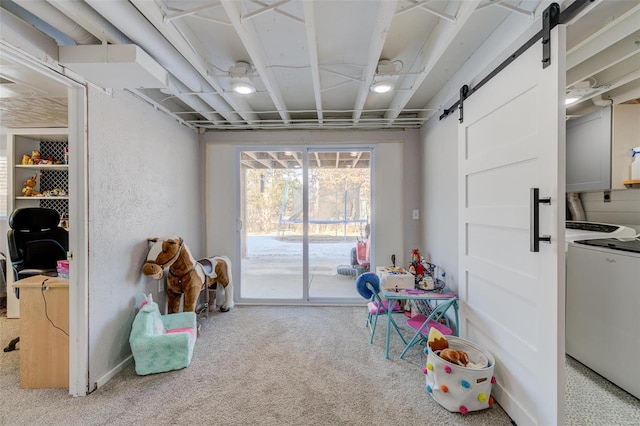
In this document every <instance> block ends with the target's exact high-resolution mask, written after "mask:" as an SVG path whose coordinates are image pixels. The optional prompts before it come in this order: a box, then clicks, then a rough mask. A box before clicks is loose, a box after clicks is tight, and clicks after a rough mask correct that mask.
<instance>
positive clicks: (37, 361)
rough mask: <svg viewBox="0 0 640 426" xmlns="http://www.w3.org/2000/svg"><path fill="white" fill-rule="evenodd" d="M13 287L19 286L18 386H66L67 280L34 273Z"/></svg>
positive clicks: (67, 344) (67, 378) (67, 375)
mask: <svg viewBox="0 0 640 426" xmlns="http://www.w3.org/2000/svg"><path fill="white" fill-rule="evenodd" d="M45 280H46V281H45ZM43 281H44V283H43ZM13 286H14V287H17V288H19V289H20V343H19V345H20V346H19V348H20V387H21V388H23V389H37V388H68V387H69V336H68V335H67V334H65V333H69V280H67V279H64V278H57V277H45V276H43V275H36V276H33V277H29V278H25V279H22V280H20V281H16V282H15V283H14V284H13ZM45 300H46V313H45ZM47 314H48V316H49V318H50V319H51V322H53V324H55V325H56V326H57V327H59V328H61V329H62V330H64V333H63V332H62V331H61V330H59V329H57V328H55V327H54V326H53V324H51V322H50V321H49V319H47Z"/></svg>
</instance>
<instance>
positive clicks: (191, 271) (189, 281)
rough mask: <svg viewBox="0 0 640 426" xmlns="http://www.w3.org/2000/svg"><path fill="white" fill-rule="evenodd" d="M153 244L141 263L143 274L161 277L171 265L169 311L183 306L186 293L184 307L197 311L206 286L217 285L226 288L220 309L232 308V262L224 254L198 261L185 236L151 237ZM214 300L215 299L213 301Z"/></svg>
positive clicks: (188, 310)
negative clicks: (183, 238) (145, 258)
mask: <svg viewBox="0 0 640 426" xmlns="http://www.w3.org/2000/svg"><path fill="white" fill-rule="evenodd" d="M147 241H149V242H150V243H153V245H152V246H151V248H150V250H149V254H148V256H147V262H146V263H145V264H144V265H143V266H142V273H143V274H144V275H147V276H150V277H153V278H154V279H157V280H159V279H161V278H162V277H163V275H164V270H165V269H166V268H169V277H168V279H167V305H168V309H167V310H168V313H170V314H173V313H176V312H178V310H179V309H180V298H181V297H182V295H183V294H184V303H183V310H184V311H185V312H195V310H196V304H197V302H198V296H199V295H200V291H202V290H203V289H207V290H214V289H216V286H217V284H220V285H221V286H222V288H223V289H224V295H225V301H224V303H223V304H222V306H221V307H220V311H222V312H227V311H228V310H229V309H231V308H232V307H233V282H232V279H231V261H230V260H229V259H228V258H227V257H225V256H214V257H210V258H206V259H201V260H199V261H196V260H195V259H194V257H193V256H192V255H191V252H190V251H189V248H188V247H187V245H186V244H185V243H184V241H182V238H179V237H174V238H165V239H160V238H149V239H147ZM211 303H215V300H213V301H211Z"/></svg>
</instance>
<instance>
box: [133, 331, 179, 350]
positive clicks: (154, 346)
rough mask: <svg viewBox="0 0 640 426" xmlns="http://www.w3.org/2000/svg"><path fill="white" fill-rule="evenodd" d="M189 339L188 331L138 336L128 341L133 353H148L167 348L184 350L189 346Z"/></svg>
mask: <svg viewBox="0 0 640 426" xmlns="http://www.w3.org/2000/svg"><path fill="white" fill-rule="evenodd" d="M189 339H190V334H189V333H170V334H158V335H155V336H138V337H137V338H135V339H133V340H132V341H130V342H129V343H130V344H131V351H132V352H133V353H134V354H135V353H137V352H144V353H147V354H149V353H152V352H161V353H162V352H166V351H167V348H174V349H176V350H185V349H186V348H188V347H189Z"/></svg>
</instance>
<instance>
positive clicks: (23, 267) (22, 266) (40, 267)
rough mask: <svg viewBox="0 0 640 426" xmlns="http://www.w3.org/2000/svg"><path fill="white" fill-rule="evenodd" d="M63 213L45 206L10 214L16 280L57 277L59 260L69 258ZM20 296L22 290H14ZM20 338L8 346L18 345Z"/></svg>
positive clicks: (11, 246) (12, 254)
mask: <svg viewBox="0 0 640 426" xmlns="http://www.w3.org/2000/svg"><path fill="white" fill-rule="evenodd" d="M59 223H60V214H59V213H58V212H57V211H55V210H53V209H47V208H41V207H27V208H22V209H16V210H14V211H13V212H12V213H11V215H10V216H9V227H10V228H11V229H9V231H8V232H7V245H8V247H9V259H10V260H11V267H12V269H13V277H14V280H15V281H18V280H21V279H23V278H28V277H31V276H34V275H48V276H53V277H55V276H57V274H58V272H57V261H58V260H64V259H66V258H67V250H68V249H69V233H68V232H67V230H66V229H64V228H62V227H60V226H59ZM14 291H15V293H16V297H17V298H20V293H19V289H14ZM19 341H20V338H19V337H16V338H15V339H13V340H11V342H10V343H9V345H8V346H7V347H6V348H4V351H5V352H10V351H12V350H14V349H15V348H16V344H17V343H18V342H19Z"/></svg>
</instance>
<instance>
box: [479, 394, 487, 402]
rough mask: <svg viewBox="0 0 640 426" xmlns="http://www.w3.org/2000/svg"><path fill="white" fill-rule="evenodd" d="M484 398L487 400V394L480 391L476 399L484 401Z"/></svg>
mask: <svg viewBox="0 0 640 426" xmlns="http://www.w3.org/2000/svg"><path fill="white" fill-rule="evenodd" d="M486 400H487V394H486V393H481V394H480V395H478V401H480V402H485V401H486Z"/></svg>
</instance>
